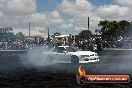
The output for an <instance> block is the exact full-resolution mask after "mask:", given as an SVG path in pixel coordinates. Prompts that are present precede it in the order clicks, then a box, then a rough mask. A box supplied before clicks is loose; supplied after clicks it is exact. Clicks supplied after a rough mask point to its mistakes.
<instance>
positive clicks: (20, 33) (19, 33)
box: [16, 32, 25, 40]
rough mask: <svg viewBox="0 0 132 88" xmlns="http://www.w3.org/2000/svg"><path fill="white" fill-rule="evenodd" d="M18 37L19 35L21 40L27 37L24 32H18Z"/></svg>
mask: <svg viewBox="0 0 132 88" xmlns="http://www.w3.org/2000/svg"><path fill="white" fill-rule="evenodd" d="M16 37H17V38H18V39H20V40H24V39H25V36H24V34H23V33H22V32H18V33H17V34H16Z"/></svg>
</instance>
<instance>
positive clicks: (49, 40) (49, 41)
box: [47, 28, 50, 43]
mask: <svg viewBox="0 0 132 88" xmlns="http://www.w3.org/2000/svg"><path fill="white" fill-rule="evenodd" d="M47 29H48V43H50V35H49V28H47Z"/></svg>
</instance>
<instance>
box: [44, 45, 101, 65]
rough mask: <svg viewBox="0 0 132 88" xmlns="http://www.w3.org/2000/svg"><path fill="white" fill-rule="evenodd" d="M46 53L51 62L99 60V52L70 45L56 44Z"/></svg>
mask: <svg viewBox="0 0 132 88" xmlns="http://www.w3.org/2000/svg"><path fill="white" fill-rule="evenodd" d="M43 54H46V57H47V58H46V59H47V61H48V62H49V63H53V62H54V63H74V64H75V63H89V62H96V61H99V56H98V54H97V53H95V52H92V51H80V50H76V49H75V48H73V47H70V46H56V47H54V48H53V49H51V50H50V51H48V52H46V53H43Z"/></svg>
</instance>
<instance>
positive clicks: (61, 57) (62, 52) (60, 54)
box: [55, 47, 67, 63]
mask: <svg viewBox="0 0 132 88" xmlns="http://www.w3.org/2000/svg"><path fill="white" fill-rule="evenodd" d="M66 52H67V51H66V49H65V48H64V47H58V48H57V52H56V55H55V58H56V61H57V62H59V63H63V62H65V57H66Z"/></svg>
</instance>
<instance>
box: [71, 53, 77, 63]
mask: <svg viewBox="0 0 132 88" xmlns="http://www.w3.org/2000/svg"><path fill="white" fill-rule="evenodd" d="M71 63H72V64H78V63H79V58H78V57H77V56H75V55H74V56H71Z"/></svg>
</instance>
